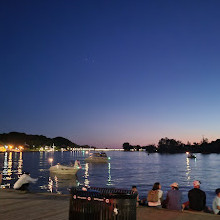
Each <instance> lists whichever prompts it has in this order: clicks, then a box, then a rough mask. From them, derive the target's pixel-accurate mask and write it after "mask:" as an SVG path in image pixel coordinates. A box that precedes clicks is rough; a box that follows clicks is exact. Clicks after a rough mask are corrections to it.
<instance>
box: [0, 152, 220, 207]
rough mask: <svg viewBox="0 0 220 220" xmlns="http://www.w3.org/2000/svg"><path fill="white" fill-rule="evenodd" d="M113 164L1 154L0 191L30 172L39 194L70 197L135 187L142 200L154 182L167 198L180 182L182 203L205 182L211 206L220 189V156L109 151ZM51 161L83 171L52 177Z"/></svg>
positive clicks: (70, 156)
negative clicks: (84, 190)
mask: <svg viewBox="0 0 220 220" xmlns="http://www.w3.org/2000/svg"><path fill="white" fill-rule="evenodd" d="M107 155H108V156H109V157H111V160H110V163H106V164H92V163H85V161H84V159H85V158H86V157H88V154H87V152H85V151H78V152H69V151H68V152H67V151H66V152H24V153H22V152H17V153H16V152H13V153H12V152H6V153H0V171H1V172H2V173H3V181H2V186H1V187H6V188H12V187H13V184H14V182H15V181H16V180H17V178H18V176H19V175H20V174H21V173H22V171H28V172H30V173H31V176H32V177H34V178H38V182H37V184H31V186H30V187H31V188H30V189H31V190H32V191H36V192H53V193H63V194H67V193H69V191H68V189H69V187H71V186H78V185H87V186H95V187H116V188H125V189H130V188H131V186H132V185H136V186H137V188H138V191H139V194H140V196H141V197H146V195H147V191H148V190H150V189H151V188H152V185H153V183H154V182H160V183H161V185H162V190H163V191H164V196H165V195H166V192H167V190H169V189H170V187H169V185H170V184H171V183H173V182H178V183H179V186H180V190H181V191H182V192H183V202H184V201H187V193H188V191H189V190H190V189H191V188H192V182H193V181H194V180H195V179H198V180H200V181H201V182H202V184H201V189H203V190H204V191H205V192H206V195H207V205H209V206H211V203H212V200H213V198H214V196H215V193H214V192H215V189H216V188H220V184H219V177H218V173H217V170H218V168H219V167H220V160H219V158H220V154H197V159H188V158H187V157H186V155H185V154H156V153H155V154H150V155H148V154H147V153H145V152H123V151H122V152H121V151H108V152H107ZM49 158H53V162H52V163H53V164H56V163H61V164H62V163H64V164H69V163H70V162H71V161H75V160H76V159H77V160H79V161H80V163H81V166H82V169H81V170H79V171H78V174H77V177H76V176H71V177H70V176H64V177H63V176H60V175H58V176H53V175H50V172H49V167H50V166H51V163H50V162H49Z"/></svg>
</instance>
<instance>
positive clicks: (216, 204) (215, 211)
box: [212, 196, 220, 214]
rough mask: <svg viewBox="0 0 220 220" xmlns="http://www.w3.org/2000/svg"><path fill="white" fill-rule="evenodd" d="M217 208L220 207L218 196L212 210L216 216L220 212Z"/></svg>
mask: <svg viewBox="0 0 220 220" xmlns="http://www.w3.org/2000/svg"><path fill="white" fill-rule="evenodd" d="M217 206H220V197H218V196H216V197H215V198H214V200H213V202H212V209H213V212H214V213H215V214H218V213H219V211H220V210H219V209H217Z"/></svg>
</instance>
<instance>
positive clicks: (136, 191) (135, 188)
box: [131, 186, 140, 207]
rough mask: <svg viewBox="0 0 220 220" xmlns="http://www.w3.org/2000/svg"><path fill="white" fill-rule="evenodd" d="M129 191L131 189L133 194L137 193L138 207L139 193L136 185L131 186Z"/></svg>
mask: <svg viewBox="0 0 220 220" xmlns="http://www.w3.org/2000/svg"><path fill="white" fill-rule="evenodd" d="M131 191H132V193H133V194H135V195H137V205H136V206H137V207H138V206H139V202H140V199H139V193H138V190H137V187H136V186H132V188H131Z"/></svg>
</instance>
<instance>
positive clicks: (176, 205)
mask: <svg viewBox="0 0 220 220" xmlns="http://www.w3.org/2000/svg"><path fill="white" fill-rule="evenodd" d="M181 198H182V193H181V192H180V191H179V190H174V189H171V190H169V191H168V192H167V198H166V207H167V208H168V209H173V210H181V208H182V207H181V204H182V203H181Z"/></svg>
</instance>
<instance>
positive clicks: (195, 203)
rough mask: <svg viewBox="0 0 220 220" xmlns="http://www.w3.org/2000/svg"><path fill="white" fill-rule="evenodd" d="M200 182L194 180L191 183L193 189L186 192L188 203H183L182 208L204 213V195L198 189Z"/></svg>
mask: <svg viewBox="0 0 220 220" xmlns="http://www.w3.org/2000/svg"><path fill="white" fill-rule="evenodd" d="M200 184H201V182H200V181H199V180H195V181H194V182H193V187H194V188H193V189H191V190H190V191H189V192H188V199H189V201H188V202H185V203H183V205H182V207H183V209H184V208H187V207H189V210H192V211H205V210H206V209H207V208H206V194H205V192H204V191H202V190H201V189H200Z"/></svg>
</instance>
